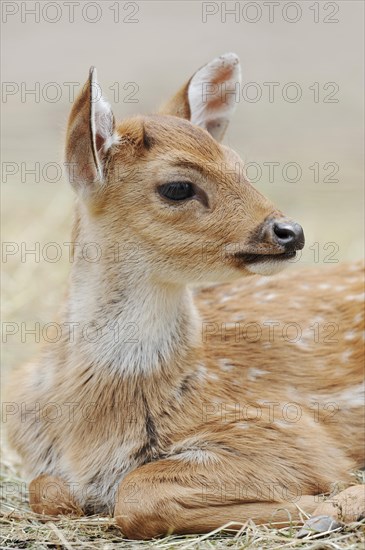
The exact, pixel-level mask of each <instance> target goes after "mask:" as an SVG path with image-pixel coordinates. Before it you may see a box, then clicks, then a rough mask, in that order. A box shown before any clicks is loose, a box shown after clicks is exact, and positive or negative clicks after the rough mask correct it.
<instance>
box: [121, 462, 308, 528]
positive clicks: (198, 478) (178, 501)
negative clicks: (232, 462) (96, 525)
mask: <svg viewBox="0 0 365 550" xmlns="http://www.w3.org/2000/svg"><path fill="white" fill-rule="evenodd" d="M216 460H217V461H216V462H215V461H213V462H212V463H211V464H209V463H206V464H205V465H203V464H196V463H189V462H185V461H183V460H181V459H179V458H170V459H166V460H159V461H156V462H152V463H149V464H146V465H144V466H142V467H140V468H137V469H136V470H134V471H133V472H131V473H130V474H129V475H128V476H126V478H125V479H124V480H123V482H122V483H121V484H120V486H119V489H118V493H117V499H116V506H115V512H114V515H115V518H116V522H117V524H118V526H119V527H120V529H121V531H122V533H123V534H124V535H126V536H127V537H128V538H131V539H150V538H153V537H156V536H161V535H166V534H171V533H175V534H187V533H206V532H209V531H211V530H213V529H216V528H218V527H220V526H222V525H224V524H226V523H228V522H231V521H233V522H237V529H239V528H240V527H241V526H242V524H243V523H244V522H245V521H247V520H248V519H252V520H253V521H255V522H256V523H258V524H259V523H268V522H270V521H272V522H273V523H275V526H277V527H278V526H282V525H285V524H288V522H290V520H298V519H299V518H300V514H301V510H304V511H305V512H306V513H308V514H310V513H312V512H313V510H314V509H315V507H316V506H317V505H318V500H316V499H315V497H314V496H310V495H305V496H302V495H299V496H298V495H297V496H296V497H295V498H293V499H290V498H289V499H288V500H287V501H285V500H283V501H281V502H280V501H276V502H275V497H274V491H272V489H273V487H272V486H271V487H269V486H268V485H267V484H265V482H264V481H263V482H262V484H261V487H259V484H257V483H255V484H254V485H253V484H251V483H250V482H249V480H244V478H243V477H242V476H241V477H239V473H238V472H237V469H236V468H232V467H231V468H229V464H225V463H224V462H223V461H222V462H221V463H219V462H220V460H219V457H217V459H216ZM237 474H238V475H237ZM265 485H266V486H265ZM270 492H271V496H272V499H271V500H270ZM232 528H234V526H233V527H232Z"/></svg>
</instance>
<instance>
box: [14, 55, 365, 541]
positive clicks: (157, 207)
mask: <svg viewBox="0 0 365 550" xmlns="http://www.w3.org/2000/svg"><path fill="white" fill-rule="evenodd" d="M239 79H240V66H239V62H238V58H237V56H236V55H235V54H226V55H223V56H222V57H219V58H217V59H215V60H213V61H212V62H211V63H209V64H207V65H206V66H204V67H203V68H201V69H200V70H199V71H198V72H196V73H195V74H194V76H193V77H192V78H191V79H190V80H189V81H188V83H187V84H186V85H185V86H184V87H183V88H181V90H180V91H179V92H178V93H177V94H176V95H175V96H174V97H173V98H172V99H171V100H170V101H169V102H168V103H167V104H166V105H165V106H164V107H163V108H162V109H161V111H160V112H159V114H156V115H151V116H136V117H133V118H130V119H128V120H125V121H123V122H122V123H120V124H118V125H115V122H114V117H113V114H112V112H111V108H110V106H109V104H108V103H107V102H106V101H105V100H104V99H102V98H101V97H99V88H98V85H97V81H96V71H95V70H94V69H91V71H90V78H89V80H88V83H87V84H86V86H85V87H84V89H83V91H82V93H81V94H80V95H79V97H78V98H77V100H76V102H75V104H74V106H73V109H72V112H71V115H70V119H69V124H68V132H67V143H66V161H67V165H68V167H69V179H70V182H71V184H72V186H73V187H74V189H75V191H76V194H77V203H76V215H75V222H74V227H73V238H72V240H73V242H74V258H73V265H72V272H71V279H70V285H69V290H68V294H67V298H66V302H65V305H64V307H63V310H62V313H61V322H62V323H63V324H62V326H65V327H67V329H68V330H67V331H65V332H64V331H63V332H62V338H61V339H60V340H59V342H57V343H56V344H50V345H49V346H48V347H47V348H46V349H45V351H44V355H43V357H42V359H41V360H40V361H39V362H37V363H36V364H34V365H28V366H26V367H24V368H23V369H22V370H21V371H19V372H17V373H16V375H15V376H14V378H13V384H12V388H11V392H12V399H13V408H12V409H11V410H10V409H9V414H8V423H9V432H10V440H11V443H12V445H13V446H14V447H15V448H16V449H17V451H18V452H19V453H20V455H21V456H22V458H23V461H24V465H25V468H26V471H27V476H28V478H29V479H30V480H31V479H32V480H33V481H31V483H30V486H29V493H30V502H31V506H32V509H33V510H34V511H36V512H39V513H41V514H45V515H55V514H66V513H75V514H89V513H98V514H99V513H114V516H115V518H116V522H117V524H118V525H119V527H120V529H121V531H122V533H123V534H125V535H126V536H128V537H129V538H150V537H154V536H159V535H164V534H166V533H181V534H183V533H201V532H207V531H209V530H212V529H215V528H217V527H219V526H221V525H223V524H225V523H226V522H229V521H233V522H237V527H238V526H239V525H242V523H243V522H245V521H246V520H247V519H249V518H252V519H253V520H254V521H255V522H259V523H264V522H269V521H271V520H272V521H274V522H276V524H277V525H283V524H285V523H286V522H288V518H289V519H290V518H291V519H293V520H299V519H300V518H301V517H302V516H301V511H303V510H304V511H305V512H306V513H308V514H309V515H310V514H314V516H317V515H318V514H320V515H323V516H326V518H330V520H333V521H339V520H343V521H345V522H346V521H352V520H355V519H357V518H359V517H360V516H361V514H363V513H364V511H365V505H364V495H363V491H362V487H361V486H351V483H350V482H351V477H350V473H349V472H350V471H351V469H352V468H354V467H356V466H362V465H363V464H364V462H363V460H364V445H363V439H362V437H363V420H364V410H363V404H364V403H363V394H362V391H363V386H362V360H361V356H362V341H363V332H362V331H361V326H362V321H363V318H362V308H361V298H362V292H363V279H362V272H361V268H360V266H359V265H356V264H355V265H350V266H344V265H338V266H335V267H334V268H332V270H331V269H330V270H326V271H324V270H323V271H321V272H319V271H316V270H311V269H307V270H305V269H303V270H301V271H300V273H298V272H296V273H294V272H293V271H291V272H289V273H288V274H286V275H283V274H280V275H278V276H276V277H274V278H272V279H270V278H268V277H257V274H258V275H272V274H276V273H278V272H279V271H280V270H281V269H282V268H283V267H284V266H286V265H287V264H288V262H289V260H290V259H291V258H293V257H294V256H295V255H296V252H297V251H298V250H300V249H301V248H302V247H303V246H304V235H303V230H302V228H301V226H300V225H299V224H297V223H295V222H293V221H291V220H290V219H288V218H287V217H285V216H284V215H283V214H282V213H281V212H280V211H279V210H277V209H276V208H275V207H274V206H273V205H272V204H271V203H270V201H269V200H268V199H266V198H265V197H264V196H262V195H261V194H260V193H259V192H258V191H257V190H256V189H254V187H252V185H251V184H250V183H249V182H248V181H247V179H246V178H245V177H244V175H243V170H242V166H243V165H242V161H241V160H240V158H239V156H238V155H237V154H236V153H235V152H234V151H232V150H231V149H230V148H228V147H226V146H224V145H221V144H220V141H221V139H222V138H223V134H224V132H225V130H226V127H227V125H228V121H229V118H230V115H231V114H232V112H233V110H234V106H235V101H234V96H233V94H229V93H227V94H223V93H222V90H223V89H226V90H231V89H232V87H233V86H234V84H235V83H236V82H238V81H239ZM204 90H205V91H206V92H207V93H206V97H204V94H202V91H204ZM90 243H93V244H94V245H98V247H99V249H100V251H101V253H100V255H99V256H100V257H99V258H98V261H90V259H89V258H88V255H87V254H85V253H84V249H85V247H86V246H87V245H89V244H90ZM201 283H215V284H209V285H206V286H205V287H202V286H201ZM217 283H219V284H217ZM189 285H190V286H189ZM316 323H317V325H318V326H320V327H321V328H322V327H323V326H325V329H326V331H327V332H325V333H324V334H320V335H319V338H316V337H315V335H314V333H313V328H311V327H313V325H315V324H316ZM283 327H286V328H285V331H286V332H285V335H286V337H285V338H283V337H282V332H283V330H284V329H283ZM298 327H299V328H298ZM326 327H327V328H326ZM259 329H260V330H261V331H263V330H264V329H265V330H267V333H268V334H269V337H265V338H264V337H263V335H262V334H263V333H262V334H261V335H260V331H259ZM299 329H300V331H301V332H302V334H301V337H300V338H297V333H298V332H299ZM275 330H276V332H275ZM257 333H259V336H258V337H257ZM332 333H333V334H332ZM317 336H318V335H317ZM334 482H339V483H340V484H344V485H340V486H341V487H342V488H344V490H343V491H341V492H339V493H338V494H337V495H336V496H335V497H333V498H332V499H331V500H328V501H323V502H322V501H321V500H320V498H319V497H318V495H319V494H322V493H330V492H331V491H332V490H333V483H334ZM316 495H317V496H316Z"/></svg>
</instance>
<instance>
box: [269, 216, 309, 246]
mask: <svg viewBox="0 0 365 550" xmlns="http://www.w3.org/2000/svg"><path fill="white" fill-rule="evenodd" d="M273 231H274V237H275V240H276V241H277V242H278V243H279V244H281V245H282V246H285V248H286V249H287V250H301V249H302V248H303V246H304V233H303V229H302V226H301V225H299V223H288V222H283V223H280V222H275V223H274V225H273Z"/></svg>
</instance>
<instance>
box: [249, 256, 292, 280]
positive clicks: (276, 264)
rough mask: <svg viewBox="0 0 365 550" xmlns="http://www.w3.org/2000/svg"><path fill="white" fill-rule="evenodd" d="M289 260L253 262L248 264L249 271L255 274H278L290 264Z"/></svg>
mask: <svg viewBox="0 0 365 550" xmlns="http://www.w3.org/2000/svg"><path fill="white" fill-rule="evenodd" d="M288 263H289V262H285V261H283V260H269V261H266V262H257V263H252V264H250V265H247V266H246V269H247V271H250V272H251V273H254V274H255V275H264V276H265V277H269V276H270V275H276V273H280V271H283V269H285V268H286V267H287V266H288Z"/></svg>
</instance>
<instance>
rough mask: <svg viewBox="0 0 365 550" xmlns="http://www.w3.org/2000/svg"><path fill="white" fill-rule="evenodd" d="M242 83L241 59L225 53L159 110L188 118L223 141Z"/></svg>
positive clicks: (200, 70)
mask: <svg viewBox="0 0 365 550" xmlns="http://www.w3.org/2000/svg"><path fill="white" fill-rule="evenodd" d="M240 83H241V68H240V64H239V59H238V57H237V55H236V54H234V53H226V54H224V55H222V56H220V57H217V58H216V59H213V61H211V62H210V63H208V64H207V65H205V66H204V67H202V68H201V69H199V70H198V71H197V72H196V73H195V74H194V75H193V76H192V77H191V79H190V80H189V81H188V82H187V84H185V86H183V87H182V88H181V89H180V90H179V91H178V92H177V94H176V95H175V96H174V97H173V98H172V99H171V100H170V101H169V102H168V103H167V104H166V105H165V106H164V107H163V108H162V109H161V111H160V112H161V113H162V114H167V115H174V116H178V117H181V118H186V119H188V120H190V122H192V123H193V124H196V125H197V126H200V127H201V128H204V129H205V130H207V131H208V132H209V133H210V134H211V135H212V136H213V137H214V138H215V139H216V140H217V141H221V140H222V139H223V136H224V133H225V131H226V129H227V126H228V123H229V120H230V117H231V115H232V113H233V111H234V109H235V107H236V103H237V97H239V92H240V90H239V86H240Z"/></svg>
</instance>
